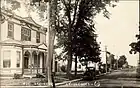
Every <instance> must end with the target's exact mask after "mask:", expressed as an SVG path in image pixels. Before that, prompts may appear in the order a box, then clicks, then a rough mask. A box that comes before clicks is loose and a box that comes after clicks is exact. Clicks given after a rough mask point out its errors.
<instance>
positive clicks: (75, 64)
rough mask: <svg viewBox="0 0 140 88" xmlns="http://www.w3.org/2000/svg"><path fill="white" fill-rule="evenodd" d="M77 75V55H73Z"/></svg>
mask: <svg viewBox="0 0 140 88" xmlns="http://www.w3.org/2000/svg"><path fill="white" fill-rule="evenodd" d="M76 75H77V56H76V57H75V76H76Z"/></svg>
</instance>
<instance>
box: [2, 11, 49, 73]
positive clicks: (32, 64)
mask: <svg viewBox="0 0 140 88" xmlns="http://www.w3.org/2000/svg"><path fill="white" fill-rule="evenodd" d="M2 15H3V17H4V18H5V20H4V21H3V22H2V23H1V32H0V45H1V47H0V53H1V54H0V73H1V75H3V74H4V75H5V74H11V75H13V74H14V73H18V74H32V73H37V72H39V73H40V72H41V73H43V72H45V64H46V57H47V56H46V55H47V46H46V43H47V42H46V28H43V27H42V26H41V25H39V24H37V23H36V22H35V21H34V20H33V19H32V18H31V17H25V18H22V17H20V16H17V15H13V14H11V13H6V12H2Z"/></svg>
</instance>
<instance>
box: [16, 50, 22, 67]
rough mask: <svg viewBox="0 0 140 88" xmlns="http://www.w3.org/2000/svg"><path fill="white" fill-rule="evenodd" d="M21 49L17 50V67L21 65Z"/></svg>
mask: <svg viewBox="0 0 140 88" xmlns="http://www.w3.org/2000/svg"><path fill="white" fill-rule="evenodd" d="M20 58H21V56H20V51H17V67H20Z"/></svg>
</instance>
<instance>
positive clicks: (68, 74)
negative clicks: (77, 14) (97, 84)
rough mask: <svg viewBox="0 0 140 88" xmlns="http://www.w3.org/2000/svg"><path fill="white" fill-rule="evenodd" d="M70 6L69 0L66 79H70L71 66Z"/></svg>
mask: <svg viewBox="0 0 140 88" xmlns="http://www.w3.org/2000/svg"><path fill="white" fill-rule="evenodd" d="M70 4H71V0H69V6H68V21H69V27H68V42H69V49H68V64H67V76H68V78H70V77H71V65H72V45H71V43H72V41H71V39H72V35H71V28H72V27H71V26H72V25H71V14H70Z"/></svg>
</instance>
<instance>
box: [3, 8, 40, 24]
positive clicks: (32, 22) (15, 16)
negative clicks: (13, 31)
mask: <svg viewBox="0 0 140 88" xmlns="http://www.w3.org/2000/svg"><path fill="white" fill-rule="evenodd" d="M2 14H4V15H6V16H11V17H13V18H15V19H18V20H19V21H25V22H27V23H30V24H32V25H34V26H37V27H42V26H41V25H39V24H38V23H36V22H35V21H34V20H33V19H32V17H21V16H18V15H16V14H13V13H9V12H6V11H5V10H2Z"/></svg>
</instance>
